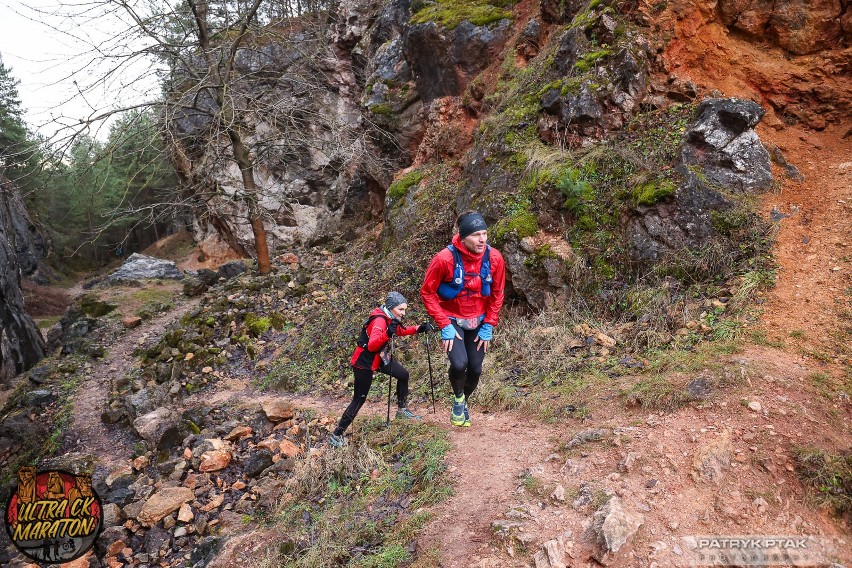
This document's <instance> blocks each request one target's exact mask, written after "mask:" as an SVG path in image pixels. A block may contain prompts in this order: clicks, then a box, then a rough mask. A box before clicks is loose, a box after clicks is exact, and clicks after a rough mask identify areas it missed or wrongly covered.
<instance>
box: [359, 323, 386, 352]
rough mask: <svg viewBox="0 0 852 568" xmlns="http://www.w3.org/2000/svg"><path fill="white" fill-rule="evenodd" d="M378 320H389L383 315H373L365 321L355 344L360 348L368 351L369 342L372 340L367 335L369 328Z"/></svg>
mask: <svg viewBox="0 0 852 568" xmlns="http://www.w3.org/2000/svg"><path fill="white" fill-rule="evenodd" d="M376 318H385V319H388V318H387V317H385V316H384V315H382V314H373V315H371V316H370V317H368V318H367V319H366V320H364V323H363V324H361V334H360V335H359V336H358V340H357V341H356V342H355V344H356V345H357V346H358V347H361V348H362V349H365V350H366V349H367V342H368V341H369V340H370V338H369V336H368V335H367V326H368V325H370V323H371V322H372V321H373V320H374V319H376Z"/></svg>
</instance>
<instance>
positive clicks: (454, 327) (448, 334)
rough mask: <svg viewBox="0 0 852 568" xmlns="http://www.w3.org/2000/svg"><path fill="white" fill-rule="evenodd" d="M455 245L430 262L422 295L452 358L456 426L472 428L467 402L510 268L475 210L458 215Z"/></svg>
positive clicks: (498, 310)
mask: <svg viewBox="0 0 852 568" xmlns="http://www.w3.org/2000/svg"><path fill="white" fill-rule="evenodd" d="M456 224H457V226H458V229H459V232H458V234H457V235H455V236H454V237H453V243H452V244H451V245H450V246H448V247H447V248H445V249H443V250H441V251H440V252H439V253H438V254H436V255H435V256H434V258H432V261H431V262H430V263H429V267H428V268H427V269H426V276H425V277H424V278H423V286H422V287H421V288H420V297H421V298H423V305H424V306H426V311H427V312H429V315H430V316H432V319H433V320H435V323H436V324H437V325H438V328H439V329H440V330H441V345H442V347H443V349H444V352H445V353H447V356H448V357H449V359H450V371H449V374H450V385H451V386H452V388H453V395H454V396H455V398H454V400H453V409H452V412H451V413H450V422H451V423H452V424H453V425H454V426H470V410H469V409H468V406H467V400H468V399H469V398H470V395H471V394H472V393H473V391H474V389H476V385H477V384H478V383H479V376H480V375H481V374H482V360H483V359H484V358H485V352H486V351H488V346H489V345H490V343H491V334H492V332H493V329H494V326H496V325H497V321H498V314H499V312H500V308H501V307H502V306H503V288H504V287H505V282H506V269H505V264H504V262H503V256H502V255H501V254H500V252H499V251H498V250H497V249H495V248H492V247H491V246H489V245H488V244H487V242H488V226H487V225H486V224H485V219H483V218H482V215H481V214H479V213H477V212H476V211H467V212H465V213H462V214H461V215H459V218H458V220H457V222H456Z"/></svg>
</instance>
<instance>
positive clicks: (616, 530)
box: [591, 496, 645, 553]
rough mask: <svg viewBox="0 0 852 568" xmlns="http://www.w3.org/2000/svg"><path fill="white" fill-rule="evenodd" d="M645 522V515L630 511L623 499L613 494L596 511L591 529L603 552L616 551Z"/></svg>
mask: <svg viewBox="0 0 852 568" xmlns="http://www.w3.org/2000/svg"><path fill="white" fill-rule="evenodd" d="M644 522H645V517H644V516H642V515H640V514H638V513H630V512H628V511H627V510H626V509H625V508H624V505H623V504H622V503H621V499H619V498H618V497H616V496H613V497H611V498H610V499H609V501H607V502H606V503H604V504H603V505H602V506H601V508H600V509H598V510H597V511H595V514H594V516H593V520H592V527H591V530H592V532H593V534H594V535H595V540H596V542H597V544H598V545H599V546H600V548H601V551H602V552H604V553H609V552H612V553H616V552H618V551H619V550H620V549H621V547H622V546H624V544H625V543H626V542H627V541H628V540H629V539H630V537H631V536H633V534H634V533H635V532H636V531H637V530H639V527H640V526H642V523H644Z"/></svg>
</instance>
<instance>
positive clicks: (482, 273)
mask: <svg viewBox="0 0 852 568" xmlns="http://www.w3.org/2000/svg"><path fill="white" fill-rule="evenodd" d="M479 279H480V280H481V281H482V288H481V291H480V294H482V295H483V296H490V295H491V245H485V253H484V254H483V255H482V264H481V265H480V267H479Z"/></svg>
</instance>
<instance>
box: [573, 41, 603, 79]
mask: <svg viewBox="0 0 852 568" xmlns="http://www.w3.org/2000/svg"><path fill="white" fill-rule="evenodd" d="M609 55H612V50H611V49H609V48H607V47H604V48H602V49H598V50H596V51H590V52H588V53H585V54H583V55H582V56H580V57H579V58H578V59H577V61H576V62H575V63H574V70H575V71H577V72H578V73H586V72H587V71H589V70H591V69H592V68H593V67H595V65H596V64H597V63H598V61H600V60H601V59H603V58H604V57H607V56H609Z"/></svg>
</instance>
